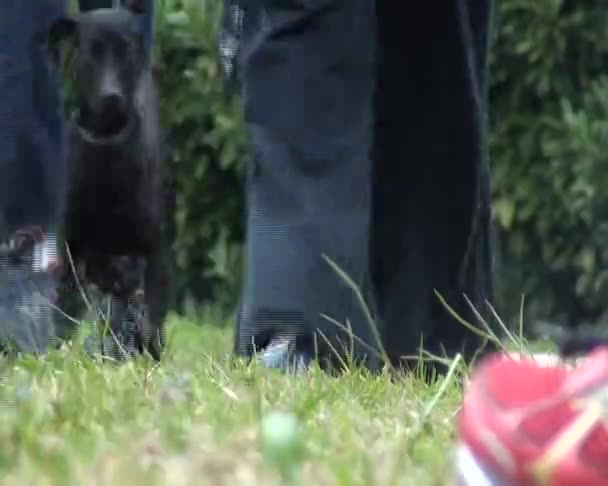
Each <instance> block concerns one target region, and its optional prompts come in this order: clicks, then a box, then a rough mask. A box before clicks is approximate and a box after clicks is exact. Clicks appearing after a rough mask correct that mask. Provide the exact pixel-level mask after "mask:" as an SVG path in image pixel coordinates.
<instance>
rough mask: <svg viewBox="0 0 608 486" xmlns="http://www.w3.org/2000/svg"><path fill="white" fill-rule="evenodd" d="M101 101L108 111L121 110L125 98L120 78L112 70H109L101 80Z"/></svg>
mask: <svg viewBox="0 0 608 486" xmlns="http://www.w3.org/2000/svg"><path fill="white" fill-rule="evenodd" d="M100 88H101V89H100V93H99V94H100V100H101V103H102V106H103V107H104V108H106V109H120V108H121V107H122V104H123V99H124V96H123V94H122V92H121V90H120V84H119V82H118V78H117V76H116V74H115V73H114V71H113V70H112V69H107V70H106V71H105V72H104V74H103V78H102V80H101V87H100Z"/></svg>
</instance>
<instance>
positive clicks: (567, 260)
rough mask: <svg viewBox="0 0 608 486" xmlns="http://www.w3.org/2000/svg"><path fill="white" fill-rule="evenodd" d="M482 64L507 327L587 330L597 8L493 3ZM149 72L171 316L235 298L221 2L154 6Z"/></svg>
mask: <svg viewBox="0 0 608 486" xmlns="http://www.w3.org/2000/svg"><path fill="white" fill-rule="evenodd" d="M495 3H496V11H495V14H496V21H497V24H496V25H497V27H496V29H495V33H494V41H493V46H492V53H491V74H492V85H491V165H492V169H493V181H494V182H493V184H494V188H493V194H494V212H495V218H496V222H497V224H498V228H499V243H500V250H501V252H500V263H501V265H500V268H499V274H498V277H499V289H500V295H501V297H502V304H503V306H502V309H501V310H502V312H503V313H505V314H507V317H509V316H511V315H513V312H515V311H516V310H518V309H519V305H520V300H521V298H522V294H526V315H527V316H528V318H530V319H538V318H544V319H553V320H555V319H569V320H571V321H579V320H581V319H588V320H591V321H597V320H598V319H600V318H601V317H602V313H603V311H604V309H605V305H604V302H607V299H606V297H607V296H608V295H607V294H608V270H607V268H606V262H607V261H608V220H607V218H606V216H608V191H607V190H604V188H605V187H608V186H607V185H606V182H607V181H608V165H607V164H608V77H607V76H606V73H607V72H608V63H607V61H608V56H607V55H608V9H607V8H606V6H605V2H602V1H600V0H586V1H585V2H576V1H574V0H572V1H567V0H561V1H560V0H501V1H499V2H495ZM158 4H159V7H158V12H157V18H156V22H157V33H156V35H157V45H156V62H157V65H158V68H159V79H160V86H161V92H162V95H163V100H162V113H163V120H164V124H165V127H166V128H167V129H168V131H169V133H168V136H169V141H170V143H171V146H172V149H173V152H172V157H171V164H172V167H173V169H174V171H175V174H176V176H177V182H178V194H179V195H178V205H177V207H178V209H177V213H176V216H175V228H174V229H175V231H174V233H175V238H174V250H175V254H176V258H177V264H178V268H179V286H180V292H179V295H180V301H179V303H178V307H179V308H180V309H182V310H184V308H188V307H189V306H191V305H192V303H199V304H200V303H205V302H219V303H220V304H222V305H223V306H226V308H227V309H230V308H231V306H233V305H234V303H235V298H236V297H238V289H239V281H240V278H241V265H240V258H241V257H240V245H241V244H242V241H243V222H244V212H243V194H242V183H241V181H242V175H243V170H242V162H243V161H244V159H245V156H246V139H245V134H244V130H243V123H242V119H241V113H240V106H239V100H238V98H235V97H232V98H231V97H229V96H227V95H226V93H225V92H224V90H223V87H222V79H221V76H222V74H221V72H220V69H219V64H218V62H217V47H216V33H217V29H218V27H219V26H220V15H221V0H195V1H194V0H193V1H185V0H182V1H179V0H161V1H159V2H158Z"/></svg>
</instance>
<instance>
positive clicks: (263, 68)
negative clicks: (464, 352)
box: [236, 0, 377, 367]
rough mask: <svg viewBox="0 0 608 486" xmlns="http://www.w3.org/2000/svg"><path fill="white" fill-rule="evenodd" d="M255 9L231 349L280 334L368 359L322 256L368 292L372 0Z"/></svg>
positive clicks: (357, 312) (349, 305)
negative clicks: (258, 25) (243, 229)
mask: <svg viewBox="0 0 608 486" xmlns="http://www.w3.org/2000/svg"><path fill="white" fill-rule="evenodd" d="M260 5H261V7H262V8H263V9H265V13H266V17H267V22H266V24H265V25H266V26H265V28H264V29H263V30H262V31H260V32H259V33H258V34H257V35H254V36H252V37H251V38H249V39H247V40H246V42H245V44H244V45H243V50H242V55H243V57H242V61H243V62H242V65H241V68H240V69H241V70H240V72H241V74H242V81H243V83H244V84H243V86H244V104H245V114H246V119H247V122H248V129H249V134H250V141H251V143H252V146H253V152H254V157H253V161H252V162H251V164H250V174H249V178H248V200H247V203H248V221H247V244H246V249H245V262H246V271H245V282H244V290H243V296H242V307H241V316H240V322H239V323H238V327H237V331H238V335H237V343H236V344H237V353H238V354H241V355H245V356H251V355H252V353H253V352H254V350H255V348H258V349H260V348H263V347H264V346H265V345H268V344H269V343H271V342H276V341H277V340H280V339H282V338H286V339H288V340H290V341H291V342H292V343H295V344H296V348H297V351H299V352H300V353H312V352H313V350H314V349H315V343H314V340H315V339H316V349H317V350H319V351H320V353H319V354H320V357H322V358H329V359H331V358H332V356H331V355H332V351H331V350H330V348H331V347H333V348H334V349H335V350H337V351H339V352H343V351H344V347H346V348H347V349H348V348H351V349H352V348H354V353H353V354H354V357H355V358H356V359H362V360H367V364H368V365H369V366H371V367H374V366H375V365H374V362H376V361H377V352H373V351H370V350H369V347H372V349H373V348H376V349H377V346H376V341H375V340H374V338H373V336H372V332H371V328H370V324H369V323H368V321H367V320H366V318H365V316H364V313H363V310H362V308H361V306H360V305H359V303H358V301H357V298H356V296H355V293H354V292H353V291H352V290H351V289H350V288H348V286H347V285H346V284H345V283H344V281H343V280H342V279H341V278H340V277H339V276H338V274H337V273H336V272H335V271H334V270H333V269H332V268H331V266H330V265H329V264H328V263H327V262H326V261H325V260H324V259H323V255H324V254H325V255H327V256H328V257H329V258H330V259H332V260H333V261H335V263H336V264H337V265H338V266H339V267H340V268H342V269H343V270H344V271H345V272H346V273H347V274H348V275H349V276H350V277H351V278H352V279H353V281H354V282H355V283H356V284H357V285H358V286H360V287H361V289H362V291H363V292H366V293H367V291H369V290H370V287H371V285H370V277H369V273H368V270H369V248H368V245H369V231H370V218H371V189H372V188H371V176H372V166H371V161H370V157H369V150H370V145H371V137H372V129H373V122H372V108H373V107H372V97H373V90H374V75H375V70H374V62H375V61H374V46H375V43H374V36H375V34H374V28H375V22H374V2H373V1H370V0H349V1H348V2H342V1H335V0H327V1H324V2H300V1H297V0H281V1H279V0H261V3H260ZM372 307H373V305H372ZM322 314H325V315H327V316H329V317H330V318H333V319H335V320H337V321H338V322H340V323H342V324H345V323H346V321H348V322H349V323H350V325H351V326H352V329H353V331H354V334H355V335H356V336H357V338H355V339H354V340H353V339H352V338H351V337H349V336H348V333H345V332H342V331H341V330H340V329H339V327H337V326H336V325H335V324H333V323H331V322H329V321H328V320H327V319H325V318H324V317H323V316H322ZM318 331H320V332H318ZM326 339H327V341H329V343H331V346H329V345H328V343H327V342H326ZM359 340H362V341H363V342H364V343H365V344H364V345H362V344H361V343H360V341H359ZM353 341H354V343H353ZM254 343H255V346H254ZM271 347H272V346H271ZM323 361H325V360H323Z"/></svg>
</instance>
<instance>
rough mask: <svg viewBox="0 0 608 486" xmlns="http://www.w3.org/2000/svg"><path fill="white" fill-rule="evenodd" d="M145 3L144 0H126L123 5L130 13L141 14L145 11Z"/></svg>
mask: <svg viewBox="0 0 608 486" xmlns="http://www.w3.org/2000/svg"><path fill="white" fill-rule="evenodd" d="M145 3H146V2H145V0H126V2H125V7H126V8H127V10H128V11H129V12H131V13H132V14H135V15H143V14H145V13H146V7H145Z"/></svg>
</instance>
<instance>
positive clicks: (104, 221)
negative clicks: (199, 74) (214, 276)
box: [49, 2, 170, 359]
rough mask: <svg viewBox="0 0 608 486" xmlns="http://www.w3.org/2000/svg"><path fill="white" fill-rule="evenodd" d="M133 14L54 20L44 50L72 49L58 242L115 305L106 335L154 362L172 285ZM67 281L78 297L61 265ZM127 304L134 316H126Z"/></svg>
mask: <svg viewBox="0 0 608 486" xmlns="http://www.w3.org/2000/svg"><path fill="white" fill-rule="evenodd" d="M136 3H137V2H135V3H134V5H135V4H136ZM137 7H138V5H135V6H131V7H130V8H112V9H99V10H94V11H90V12H86V13H81V14H79V15H77V16H73V17H64V18H60V19H59V20H57V21H55V22H54V23H53V25H52V26H51V28H50V33H49V45H50V47H51V48H52V47H53V46H58V45H59V43H60V42H62V41H71V42H72V44H73V45H74V46H75V48H76V49H75V52H76V54H75V58H74V61H75V63H74V79H75V97H76V104H77V110H76V113H75V115H74V116H73V118H72V120H71V124H70V128H69V130H70V132H69V144H68V148H69V182H68V194H67V201H66V212H65V235H64V236H65V241H66V244H67V248H68V249H69V251H70V254H71V257H72V259H73V262H74V263H75V266H76V268H77V269H78V272H77V275H76V276H77V277H78V280H79V281H84V282H85V283H88V284H94V285H96V286H97V287H98V288H99V289H100V290H101V291H102V292H103V293H104V294H106V295H110V296H111V297H112V302H113V307H116V308H117V309H118V312H115V310H116V309H114V308H113V309H112V314H113V315H112V316H111V318H110V328H111V330H112V332H113V333H114V334H115V335H116V336H119V337H120V339H119V341H122V342H121V344H122V345H123V347H127V348H128V349H127V351H129V352H130V354H132V353H134V352H144V351H147V352H149V353H150V354H151V355H152V357H153V358H155V359H160V356H161V353H162V350H163V348H164V343H165V337H164V319H165V317H166V313H167V307H168V299H169V287H170V286H169V274H170V270H169V259H168V258H169V246H168V241H167V240H168V238H167V236H166V226H167V224H166V223H167V216H168V215H167V212H168V211H167V201H168V199H167V189H166V183H167V181H168V178H167V175H168V174H167V172H166V167H165V165H164V163H163V160H162V156H161V146H160V133H159V131H160V128H159V120H158V95H157V91H156V87H155V84H154V81H153V77H152V72H151V68H150V66H149V62H148V61H147V59H146V53H145V49H144V46H143V43H142V37H141V34H140V33H139V32H138V29H137V25H138V24H137V20H138V18H137V16H138V14H139V13H141V11H138V8H137ZM64 261H67V260H65V259H64ZM64 275H65V276H66V279H68V280H67V281H66V286H67V287H68V288H72V289H74V288H75V283H76V282H75V280H74V277H75V275H74V272H72V271H70V270H69V269H68V268H67V266H66V271H65V272H64ZM144 303H145V306H144V307H145V309H146V313H147V315H145V314H146V313H144V314H143V317H142V312H141V310H142V309H141V305H143V304H144ZM133 306H135V314H137V315H136V316H135V317H133V316H131V317H128V316H126V315H125V314H126V313H128V312H127V311H128V310H129V308H132V307H133ZM115 314H117V315H115ZM125 321H126V322H127V325H126V327H125ZM134 330H135V332H134ZM128 334H130V335H131V338H133V337H135V341H134V342H127V341H128V340H129V339H130V338H129V337H128V336H127V335H128ZM134 348H135V349H134Z"/></svg>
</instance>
